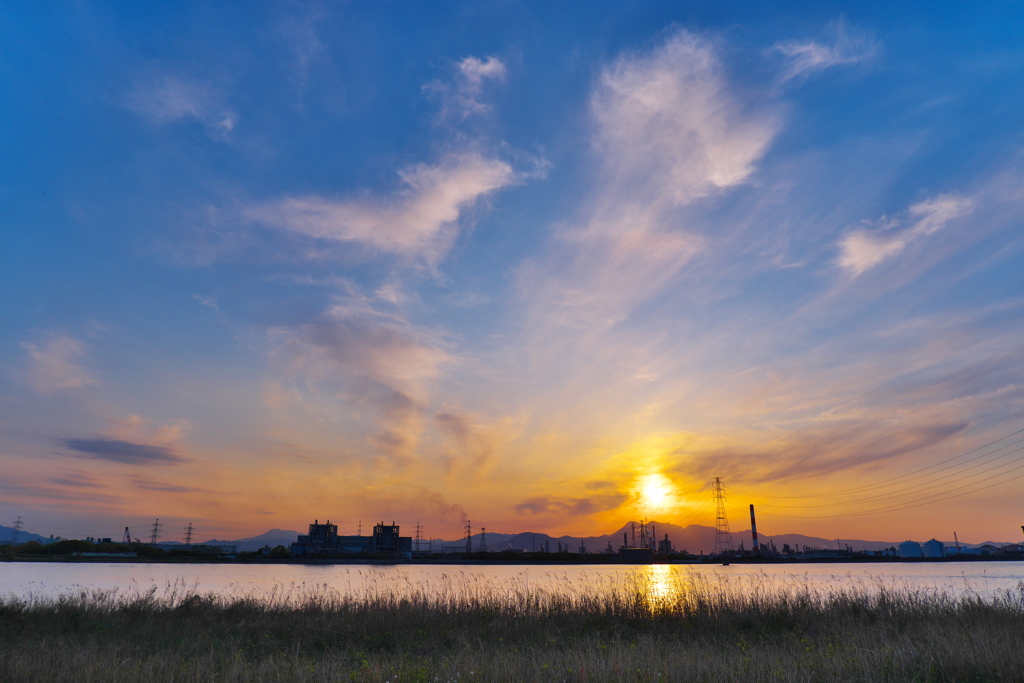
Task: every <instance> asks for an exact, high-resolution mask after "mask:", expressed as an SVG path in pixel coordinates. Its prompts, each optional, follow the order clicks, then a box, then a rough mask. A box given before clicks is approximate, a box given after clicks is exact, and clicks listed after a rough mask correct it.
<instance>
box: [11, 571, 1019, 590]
mask: <svg viewBox="0 0 1024 683" xmlns="http://www.w3.org/2000/svg"><path fill="white" fill-rule="evenodd" d="M694 580H697V581H700V580H706V581H707V582H709V583H711V584H714V585H725V586H727V587H729V588H730V589H732V590H741V591H751V590H769V591H771V590H776V591H777V590H796V589H799V588H802V587H804V586H806V587H809V588H811V589H812V590H820V591H828V590H832V589H836V588H852V589H857V590H865V591H875V590H877V589H878V587H879V586H889V587H896V588H909V589H914V590H924V591H939V592H945V593H948V594H952V595H961V594H963V593H965V592H973V593H977V594H979V595H982V596H985V597H992V596H994V595H996V594H997V593H999V592H1000V591H1007V590H1014V589H1016V588H1017V587H1018V586H1020V585H1021V583H1022V582H1024V562H949V563H941V564H939V563H927V564H924V563H921V564H918V563H896V564H811V565H803V566H797V567H794V566H779V565H761V566H757V565H732V566H729V567H723V566H721V565H641V566H623V565H587V566H579V565H549V566H494V565H492V566H467V565H400V566H377V565H359V566H351V565H348V566H346V565H301V564H277V565H229V564H216V565H207V564H196V565H188V564H121V563H118V564H99V563H89V564H84V563H83V564H77V563H28V562H25V563H2V564H0V596H4V597H6V596H10V595H14V596H18V597H28V596H53V595H58V594H60V593H65V592H69V591H74V592H77V591H79V590H82V589H88V590H91V589H103V590H111V589H116V590H117V591H118V592H121V593H125V592H128V593H132V592H136V591H138V592H145V591H147V590H150V589H151V588H155V589H156V591H157V595H169V594H170V592H172V591H175V590H176V591H177V592H178V593H179V594H180V593H181V591H182V589H195V590H198V591H199V592H201V593H210V592H213V593H218V594H220V595H224V596H233V595H258V596H267V597H270V596H273V595H277V596H280V595H281V594H282V593H284V594H289V593H290V594H295V593H300V592H302V591H309V590H324V589H326V590H329V591H332V592H335V591H336V592H338V593H341V594H344V595H352V596H365V595H372V594H374V593H381V592H397V593H402V594H410V593H425V594H428V595H433V596H444V595H465V594H467V593H474V592H477V593H478V592H491V593H493V592H498V593H501V594H504V593H510V592H512V593H514V592H521V591H524V590H525V591H531V592H538V591H540V592H547V593H559V594H565V593H571V594H578V595H594V594H604V593H609V592H612V591H615V590H616V589H621V588H622V587H623V586H626V585H641V586H643V587H644V588H645V589H646V590H647V591H648V593H649V594H650V595H652V596H653V597H655V598H658V597H663V598H668V597H671V596H672V595H674V594H676V593H678V592H679V591H680V590H685V588H681V586H685V585H686V584H687V582H692V581H694Z"/></svg>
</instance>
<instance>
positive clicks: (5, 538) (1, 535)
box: [0, 524, 50, 544]
mask: <svg viewBox="0 0 1024 683" xmlns="http://www.w3.org/2000/svg"><path fill="white" fill-rule="evenodd" d="M12 538H14V527H10V526H3V525H2V524H0V544H3V543H10V542H11V539H12ZM48 540H50V539H49V538H47V537H46V536H40V535H39V534H33V533H31V532H28V531H25V530H24V529H22V530H21V531H19V532H18V543H28V542H29V541H39V542H40V543H45V542H46V541H48Z"/></svg>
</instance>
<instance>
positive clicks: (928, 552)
mask: <svg viewBox="0 0 1024 683" xmlns="http://www.w3.org/2000/svg"><path fill="white" fill-rule="evenodd" d="M924 556H925V557H945V556H946V546H945V545H944V544H943V543H942V541H936V540H935V539H934V538H933V539H932V540H930V541H928V542H927V543H925V544H924Z"/></svg>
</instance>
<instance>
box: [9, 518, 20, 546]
mask: <svg viewBox="0 0 1024 683" xmlns="http://www.w3.org/2000/svg"><path fill="white" fill-rule="evenodd" d="M21 524H22V523H21V516H20V515H19V516H18V518H17V519H16V520H14V527H13V528H12V529H11V545H18V536H20V535H21Z"/></svg>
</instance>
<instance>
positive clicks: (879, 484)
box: [730, 429, 1024, 498]
mask: <svg viewBox="0 0 1024 683" xmlns="http://www.w3.org/2000/svg"><path fill="white" fill-rule="evenodd" d="M1021 433H1024V429H1018V430H1017V431H1015V432H1011V433H1009V434H1007V435H1006V436H1004V437H1002V438H999V439H996V440H995V441H990V442H989V443H986V444H983V445H981V446H978V447H977V448H972V449H971V450H969V451H966V452H964V453H960V454H959V455H954V456H953V457H951V458H947V459H945V460H941V461H939V462H937V463H933V464H931V465H928V466H927V467H922V468H920V469H917V470H913V471H911V472H907V473H906V474H901V475H899V476H897V477H891V478H889V479H883V480H881V481H878V482H874V483H872V484H865V485H863V486H855V487H853V488H849V489H842V490H840V491H830V492H828V493H822V494H817V495H809V496H772V498H820V497H823V496H839V495H842V494H845V493H856V492H858V491H864V490H866V489H876V488H880V487H883V486H884V485H885V484H888V483H889V482H895V481H899V480H901V479H907V478H909V477H912V476H914V475H916V474H919V473H921V472H927V471H928V470H930V469H934V468H936V467H938V466H939V465H945V464H946V463H950V462H953V461H954V460H959V459H960V458H962V457H964V456H967V455H971V454H972V453H977V452H978V451H981V450H984V449H986V448H988V447H989V446H994V445H995V444H997V443H999V442H1001V441H1006V440H1007V439H1009V438H1011V437H1014V436H1016V435H1018V434H1021ZM1018 443H1024V439H1021V440H1019V441H1015V442H1014V443H1012V444H1007V445H1006V446H1003V447H1002V448H1008V447H1010V446H1015V445H1017V444H1018ZM1002 448H1000V449H998V450H1002ZM979 457H984V455H982V456H979ZM975 459H976V458H972V459H971V460H975ZM971 460H968V461H966V462H971ZM947 469H948V468H947ZM730 491H732V492H734V493H739V494H741V495H747V496H757V494H755V493H749V492H744V491H740V490H738V489H734V488H730Z"/></svg>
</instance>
